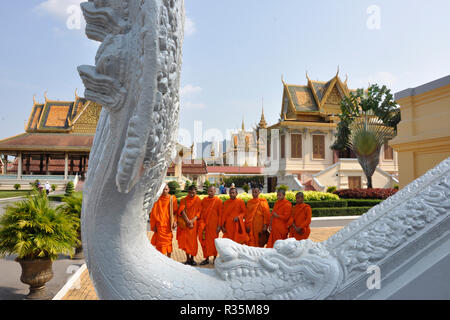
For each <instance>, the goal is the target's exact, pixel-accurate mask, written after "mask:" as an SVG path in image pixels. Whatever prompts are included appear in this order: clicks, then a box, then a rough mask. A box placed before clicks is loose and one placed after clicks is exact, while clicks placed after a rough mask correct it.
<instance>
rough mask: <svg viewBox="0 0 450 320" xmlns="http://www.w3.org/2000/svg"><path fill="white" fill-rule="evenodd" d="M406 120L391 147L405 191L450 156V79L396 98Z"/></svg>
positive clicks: (402, 93)
mask: <svg viewBox="0 0 450 320" xmlns="http://www.w3.org/2000/svg"><path fill="white" fill-rule="evenodd" d="M396 101H397V103H398V104H399V105H400V110H401V115H402V121H401V122H400V123H399V125H398V134H397V137H396V138H394V139H393V140H391V141H390V143H389V144H390V145H391V146H392V147H393V148H394V150H395V151H397V152H398V165H399V180H400V187H401V188H403V187H405V186H406V185H408V184H409V183H411V182H412V181H414V180H415V179H417V178H419V177H420V176H422V175H423V174H425V173H426V172H427V171H428V170H430V169H432V168H433V167H435V166H436V165H438V164H439V163H440V162H442V161H443V160H445V159H447V158H448V157H450V76H448V77H445V78H442V79H438V80H436V81H433V82H430V83H428V84H426V85H423V86H421V87H417V88H415V89H408V90H405V91H402V92H400V93H398V94H397V95H396Z"/></svg>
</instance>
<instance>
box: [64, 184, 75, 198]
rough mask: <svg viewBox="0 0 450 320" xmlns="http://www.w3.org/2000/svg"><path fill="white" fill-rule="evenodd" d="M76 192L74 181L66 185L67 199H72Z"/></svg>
mask: <svg viewBox="0 0 450 320" xmlns="http://www.w3.org/2000/svg"><path fill="white" fill-rule="evenodd" d="M74 191H75V187H74V184H73V182H72V181H69V182H67V184H66V193H64V195H65V196H66V197H70V196H71V195H72V194H73V193H74Z"/></svg>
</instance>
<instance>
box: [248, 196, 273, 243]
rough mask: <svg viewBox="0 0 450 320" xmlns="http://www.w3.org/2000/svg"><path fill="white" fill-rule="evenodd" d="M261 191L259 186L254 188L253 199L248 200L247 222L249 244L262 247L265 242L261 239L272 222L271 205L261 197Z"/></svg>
mask: <svg viewBox="0 0 450 320" xmlns="http://www.w3.org/2000/svg"><path fill="white" fill-rule="evenodd" d="M260 193H261V190H260V188H259V187H254V188H252V196H253V199H251V200H249V201H247V211H248V218H247V219H246V221H245V222H246V228H247V232H248V234H249V237H250V240H249V243H248V245H249V246H253V247H261V248H262V247H264V245H265V244H262V243H261V239H262V238H263V233H264V232H266V231H267V227H268V226H269V223H270V207H269V204H268V203H267V200H266V199H262V198H259V195H260ZM266 240H267V238H266Z"/></svg>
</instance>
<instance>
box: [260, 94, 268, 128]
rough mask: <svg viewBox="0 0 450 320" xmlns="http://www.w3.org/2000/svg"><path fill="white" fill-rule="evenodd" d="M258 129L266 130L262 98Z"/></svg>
mask: <svg viewBox="0 0 450 320" xmlns="http://www.w3.org/2000/svg"><path fill="white" fill-rule="evenodd" d="M258 127H259V128H260V129H266V128H267V122H266V119H265V117H264V98H263V100H262V111H261V120H260V121H259V123H258Z"/></svg>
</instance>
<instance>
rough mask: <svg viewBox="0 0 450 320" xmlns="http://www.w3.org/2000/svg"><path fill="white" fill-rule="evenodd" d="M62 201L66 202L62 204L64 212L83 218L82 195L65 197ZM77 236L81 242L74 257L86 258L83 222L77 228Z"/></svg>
mask: <svg viewBox="0 0 450 320" xmlns="http://www.w3.org/2000/svg"><path fill="white" fill-rule="evenodd" d="M62 202H64V204H63V205H62V206H60V210H61V211H62V212H64V213H65V214H66V215H72V216H74V217H75V218H76V219H78V220H80V219H81V205H82V203H83V198H82V197H76V196H70V197H64V198H63V199H62ZM77 237H78V240H79V241H80V243H79V244H78V245H77V246H76V247H75V254H74V255H73V256H72V259H84V255H83V245H82V242H81V224H80V225H79V226H78V229H77Z"/></svg>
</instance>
